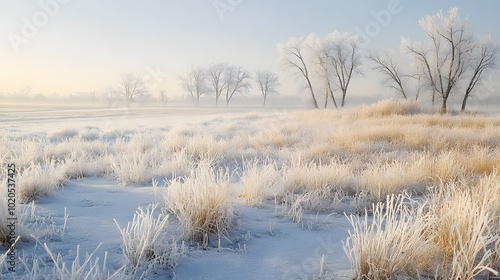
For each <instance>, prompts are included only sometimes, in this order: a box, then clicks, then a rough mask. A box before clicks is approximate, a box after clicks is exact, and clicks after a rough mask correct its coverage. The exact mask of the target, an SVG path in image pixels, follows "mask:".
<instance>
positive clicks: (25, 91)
mask: <svg viewBox="0 0 500 280" xmlns="http://www.w3.org/2000/svg"><path fill="white" fill-rule="evenodd" d="M30 94H31V87H30V86H26V87H23V88H22V89H20V90H18V91H17V92H16V93H15V95H16V97H17V98H19V99H26V98H27V97H28V96H29V95H30Z"/></svg>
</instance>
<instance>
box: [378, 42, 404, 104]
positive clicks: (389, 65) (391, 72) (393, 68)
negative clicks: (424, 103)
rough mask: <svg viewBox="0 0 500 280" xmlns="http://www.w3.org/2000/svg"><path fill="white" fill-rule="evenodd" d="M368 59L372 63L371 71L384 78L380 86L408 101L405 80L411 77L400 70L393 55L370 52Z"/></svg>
mask: <svg viewBox="0 0 500 280" xmlns="http://www.w3.org/2000/svg"><path fill="white" fill-rule="evenodd" d="M368 59H369V60H370V61H371V62H372V63H373V67H372V69H373V70H375V71H377V72H379V73H380V74H381V75H382V76H384V79H383V80H382V84H384V85H385V86H386V87H388V88H391V89H393V90H395V91H396V92H398V93H400V94H401V95H402V96H403V98H404V99H408V93H407V89H406V83H405V80H406V78H408V77H410V76H411V75H409V74H406V73H405V72H403V70H401V68H400V67H399V66H398V65H397V63H396V61H395V60H394V57H393V55H392V54H391V53H390V52H384V53H380V52H372V53H370V54H369V55H368Z"/></svg>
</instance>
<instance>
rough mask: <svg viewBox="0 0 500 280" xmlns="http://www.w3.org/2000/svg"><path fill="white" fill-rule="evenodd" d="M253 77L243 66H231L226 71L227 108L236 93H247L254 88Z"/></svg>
mask: <svg viewBox="0 0 500 280" xmlns="http://www.w3.org/2000/svg"><path fill="white" fill-rule="evenodd" d="M251 78H252V75H251V74H250V72H248V71H247V70H245V68H243V67H241V66H229V67H228V68H227V70H226V76H225V79H226V82H225V83H226V107H228V106H229V102H230V101H231V99H232V98H233V96H234V94H235V93H246V92H248V91H249V90H250V88H251V87H252V84H251V83H250V79H251Z"/></svg>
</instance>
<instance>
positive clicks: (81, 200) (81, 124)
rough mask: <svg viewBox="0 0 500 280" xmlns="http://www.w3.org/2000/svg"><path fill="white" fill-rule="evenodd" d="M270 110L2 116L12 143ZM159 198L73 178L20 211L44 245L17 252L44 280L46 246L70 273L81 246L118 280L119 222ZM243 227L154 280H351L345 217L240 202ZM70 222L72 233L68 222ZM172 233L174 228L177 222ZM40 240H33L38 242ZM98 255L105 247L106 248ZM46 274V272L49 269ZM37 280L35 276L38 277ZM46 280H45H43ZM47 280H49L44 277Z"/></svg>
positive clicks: (107, 181) (225, 119)
mask: <svg viewBox="0 0 500 280" xmlns="http://www.w3.org/2000/svg"><path fill="white" fill-rule="evenodd" d="M281 113H282V112H280V111H279V110H273V109H266V110H265V109H193V108H149V109H123V108H116V109H115V108H114V109H88V108H85V109H67V110H62V109H59V108H56V109H50V108H45V109H36V110H33V109H32V108H25V109H9V110H7V109H5V108H4V110H3V111H2V113H0V119H1V121H0V123H1V124H0V130H1V131H2V134H4V135H5V136H7V135H9V134H10V135H12V134H17V135H27V136H28V135H37V134H50V133H53V132H55V131H64V130H65V129H66V130H67V129H74V130H76V131H81V130H82V129H88V128H89V127H98V128H100V129H101V130H102V131H111V130H120V131H129V132H136V131H148V130H160V131H161V130H165V131H168V130H172V129H173V128H174V127H176V126H186V125H190V124H193V125H194V124H202V123H205V122H210V121H214V120H215V121H216V122H219V123H220V124H221V125H223V124H226V123H231V122H234V119H240V120H241V118H249V119H252V118H262V117H275V116H276V115H279V114H281ZM157 200H158V196H155V194H154V190H153V188H152V185H151V183H143V184H135V185H133V186H127V187H122V186H120V185H119V183H118V182H117V181H115V180H113V179H112V178H97V177H93V176H91V177H85V178H77V179H70V180H66V181H65V182H64V187H63V188H62V189H61V190H60V191H57V192H55V193H54V194H53V195H51V196H49V197H43V198H40V199H38V200H36V202H35V206H34V207H33V205H31V204H27V205H24V204H23V205H20V207H21V208H22V209H25V210H24V211H28V212H29V211H31V209H32V208H34V214H33V215H35V216H37V217H36V218H34V219H37V221H36V222H32V223H30V225H29V227H30V228H33V229H35V228H36V231H37V232H38V235H39V237H38V238H39V242H40V243H38V244H37V242H36V241H34V240H31V241H27V242H22V243H21V244H20V245H19V246H18V247H17V254H18V255H21V257H22V259H23V261H24V262H26V263H27V264H26V265H27V266H28V267H29V266H30V265H32V262H33V258H35V259H37V258H38V259H39V261H38V266H40V267H41V268H40V271H41V272H40V273H39V275H44V273H46V274H48V273H49V271H51V267H52V266H53V263H52V262H51V261H50V259H49V256H48V254H47V252H46V251H45V250H44V249H43V248H42V246H41V244H42V243H46V244H47V246H48V247H49V248H50V250H51V251H52V252H53V253H54V254H58V253H60V254H61V256H62V258H63V260H64V261H65V262H66V263H67V265H70V264H71V262H72V261H73V260H74V259H75V254H76V248H77V246H79V249H80V252H81V257H80V258H81V262H82V263H83V261H84V256H85V253H89V254H90V253H92V252H93V251H94V250H95V249H96V248H98V249H97V251H95V253H94V254H93V257H94V258H99V265H102V260H103V259H104V257H105V252H107V262H106V266H107V269H108V270H109V271H111V272H113V271H116V270H118V269H120V267H122V266H123V254H122V251H121V249H120V246H121V238H120V232H119V230H118V228H117V226H116V224H115V222H114V220H116V222H117V223H118V224H119V225H120V226H122V227H124V226H125V225H126V224H127V222H129V221H131V220H132V217H133V215H134V213H135V211H136V210H137V208H138V207H139V206H141V207H147V206H148V204H150V203H154V202H155V201H157ZM234 203H235V204H236V216H237V218H236V220H235V223H236V225H235V226H234V227H232V228H231V230H230V231H229V233H228V235H227V237H225V238H224V239H223V240H222V241H221V242H222V244H221V245H220V248H218V247H219V246H218V245H214V244H212V246H210V247H209V248H208V249H200V248H196V246H195V247H193V246H190V247H188V248H187V249H186V251H185V253H184V255H183V256H182V257H181V259H180V261H179V264H178V266H177V267H176V268H174V269H156V270H154V272H150V271H148V272H147V273H148V274H144V276H143V277H145V278H148V279H154V278H157V279H165V276H168V277H173V278H175V279H304V278H311V277H313V276H314V275H319V274H320V270H321V268H320V265H321V262H322V258H323V260H324V267H325V268H324V269H323V273H330V274H335V275H339V274H341V275H348V274H349V273H350V270H349V269H350V267H349V263H348V261H347V258H346V256H345V254H344V252H343V249H342V243H341V242H342V241H345V239H346V236H347V229H348V228H349V226H348V222H347V220H346V219H345V217H344V216H343V215H339V214H329V213H327V214H325V213H322V214H317V215H309V216H310V217H304V219H303V220H302V221H301V222H300V223H294V222H293V221H291V220H290V219H288V218H287V217H285V215H284V213H283V210H282V209H281V208H280V207H278V206H275V205H274V204H273V203H269V204H268V205H265V206H262V207H249V206H245V205H244V204H243V203H241V202H239V201H237V200H235V201H234ZM65 213H66V214H67V220H66V225H65V226H64V223H65V218H64V215H65ZM173 224H174V225H175V222H174V223H173ZM35 235H36V234H35ZM101 243H102V245H100V247H98V246H99V244H101ZM16 266H17V271H18V272H17V273H16V274H13V273H9V272H8V271H4V272H3V274H2V279H8V278H12V279H14V278H18V277H20V276H23V275H24V276H26V275H28V274H29V272H30V271H28V270H31V269H32V268H28V269H27V268H25V267H24V265H23V264H22V261H19V260H18V261H17V263H16ZM44 266H47V267H45V268H44ZM32 275H36V273H34V272H32ZM42 278H43V277H42ZM47 279H50V277H49V276H47Z"/></svg>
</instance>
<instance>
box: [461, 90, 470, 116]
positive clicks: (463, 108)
mask: <svg viewBox="0 0 500 280" xmlns="http://www.w3.org/2000/svg"><path fill="white" fill-rule="evenodd" d="M469 93H470V92H465V96H464V100H462V109H461V111H462V112H464V111H465V106H467V99H468V98H469Z"/></svg>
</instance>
